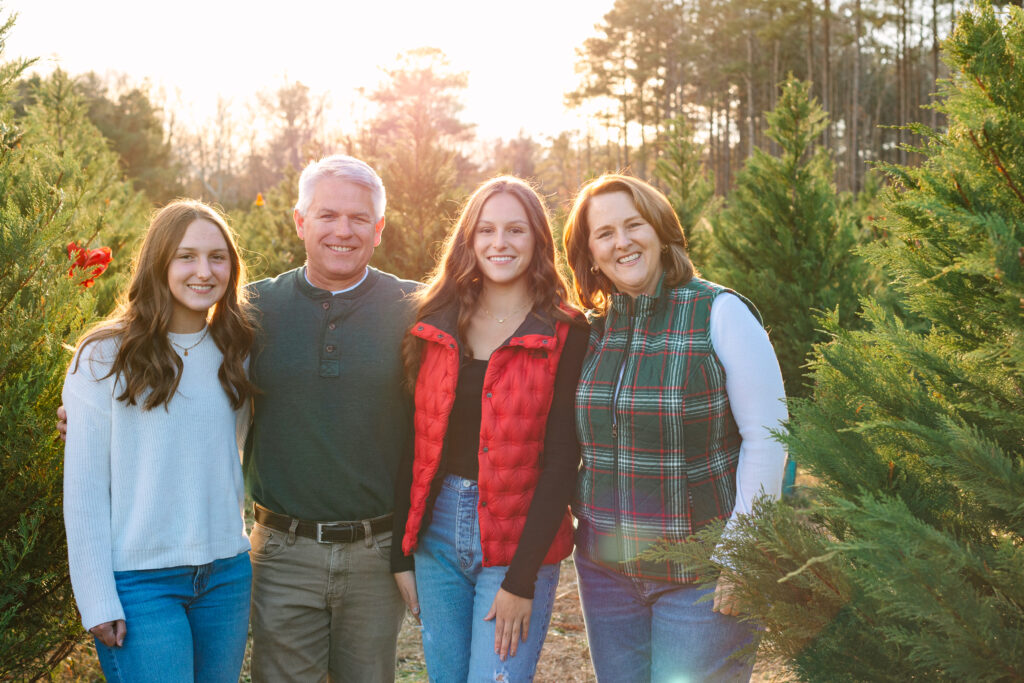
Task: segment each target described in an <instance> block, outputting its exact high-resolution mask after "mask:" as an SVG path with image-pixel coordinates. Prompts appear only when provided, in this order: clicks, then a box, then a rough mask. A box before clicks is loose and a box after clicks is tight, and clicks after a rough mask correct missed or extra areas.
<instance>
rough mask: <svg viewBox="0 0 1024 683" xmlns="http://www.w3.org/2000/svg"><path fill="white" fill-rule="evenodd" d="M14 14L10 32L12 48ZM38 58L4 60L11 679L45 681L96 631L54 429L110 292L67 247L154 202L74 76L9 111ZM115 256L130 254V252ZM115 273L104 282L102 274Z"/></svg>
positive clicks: (2, 549)
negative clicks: (88, 622) (79, 351)
mask: <svg viewBox="0 0 1024 683" xmlns="http://www.w3.org/2000/svg"><path fill="white" fill-rule="evenodd" d="M12 26H13V18H10V19H7V21H6V22H5V23H4V24H3V25H2V26H0V46H2V44H3V43H4V41H5V39H6V37H7V35H8V34H9V32H10V30H11V28H12ZM26 66H27V63H26V62H24V61H22V62H16V63H8V64H3V65H0V226H2V227H0V258H2V259H3V262H4V267H3V269H2V270H0V434H2V435H3V437H2V439H0V586H3V589H2V590H0V679H2V680H22V679H29V678H32V679H34V678H36V677H38V676H41V675H44V674H45V673H46V672H48V671H49V670H51V669H52V668H53V667H54V666H55V665H56V664H57V663H58V662H59V661H60V660H61V659H63V658H64V656H66V654H67V653H68V652H69V651H70V650H71V648H73V647H74V645H75V643H76V642H78V641H79V640H80V639H81V637H82V636H83V635H84V634H83V631H82V629H81V626H80V624H79V620H78V616H77V614H76V610H75V608H74V603H73V601H72V598H71V587H70V582H69V580H68V575H67V551H66V549H65V540H64V524H63V515H62V504H61V499H62V498H61V491H62V466H61V464H62V448H61V445H60V442H59V441H58V440H57V439H56V432H55V430H54V422H55V416H54V411H55V410H56V407H57V405H58V403H59V399H60V388H61V383H62V380H63V375H64V370H65V368H66V367H67V364H68V362H69V360H70V354H69V353H68V352H67V350H66V349H65V348H64V346H63V345H64V344H67V343H70V342H73V341H74V340H75V338H76V337H77V335H78V334H79V333H80V332H81V330H82V327H83V325H84V324H85V323H86V322H88V321H89V320H90V319H91V318H92V317H94V315H95V310H96V306H97V304H102V303H103V300H104V297H105V296H106V295H108V294H109V292H106V290H105V289H104V287H103V286H102V283H103V278H100V279H99V280H98V281H97V286H96V287H92V288H89V289H86V288H83V287H82V286H81V283H82V282H83V281H84V280H85V279H86V278H87V275H88V274H87V273H82V272H81V271H78V270H76V271H75V272H74V273H72V277H69V265H70V264H69V260H68V252H67V244H68V243H69V242H72V241H75V242H78V243H79V244H83V245H89V244H90V242H93V241H94V240H96V241H98V240H105V239H107V238H113V237H116V236H117V235H119V234H125V240H124V241H125V243H128V242H130V241H131V239H129V238H128V236H127V235H126V232H127V230H128V227H129V226H132V225H134V226H136V231H138V230H139V229H140V227H141V226H144V224H145V212H146V209H147V205H146V204H145V203H144V201H142V200H141V196H140V195H138V194H136V193H135V192H134V191H133V190H132V189H131V187H130V185H127V184H126V183H124V182H123V181H121V180H120V177H121V172H120V169H119V167H118V163H117V157H116V155H114V154H113V153H111V152H110V151H109V150H108V149H107V147H106V144H105V142H104V140H103V138H102V136H101V135H100V133H99V131H97V130H96V129H95V127H94V126H93V125H92V124H91V123H89V122H88V120H87V119H86V118H85V112H84V107H83V106H82V105H81V102H80V100H78V99H77V96H75V95H73V92H72V90H73V89H72V88H70V87H69V86H70V81H69V79H67V77H66V76H65V75H64V74H62V73H60V72H58V73H56V74H54V75H53V76H51V77H50V78H49V79H47V80H46V81H45V82H41V85H40V89H39V91H38V93H37V97H36V104H34V105H32V106H31V107H29V108H28V110H27V111H26V113H25V115H24V117H23V118H20V119H19V118H15V115H14V112H13V109H12V108H11V106H10V102H11V96H12V84H13V82H14V81H15V79H17V78H18V76H19V75H20V74H21V73H22V71H23V70H24V68H25V67H26ZM114 258H115V263H117V262H118V261H119V260H123V261H125V262H127V261H128V258H127V255H126V254H123V253H121V250H120V249H118V250H117V251H116V252H115V255H114ZM104 277H106V276H104Z"/></svg>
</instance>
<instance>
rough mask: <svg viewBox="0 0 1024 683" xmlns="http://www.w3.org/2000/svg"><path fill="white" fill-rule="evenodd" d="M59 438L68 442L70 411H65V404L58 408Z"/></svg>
mask: <svg viewBox="0 0 1024 683" xmlns="http://www.w3.org/2000/svg"><path fill="white" fill-rule="evenodd" d="M57 436H59V437H60V440H61V441H67V440H68V411H66V410H64V405H63V404H62V405H59V406H57Z"/></svg>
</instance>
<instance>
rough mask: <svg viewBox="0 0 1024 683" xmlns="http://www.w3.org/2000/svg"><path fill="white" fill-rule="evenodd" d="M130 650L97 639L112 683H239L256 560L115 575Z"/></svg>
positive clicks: (229, 560)
mask: <svg viewBox="0 0 1024 683" xmlns="http://www.w3.org/2000/svg"><path fill="white" fill-rule="evenodd" d="M114 582H115V584H116V585H117V595H118V597H119V598H120V599H121V606H122V607H123V608H124V614H125V627H126V629H127V633H126V634H125V638H124V645H123V646H121V647H107V646H106V645H104V644H103V643H101V642H100V641H99V640H98V639H94V640H96V654H97V655H99V660H100V666H102V667H103V673H104V674H105V675H106V677H107V680H109V681H161V682H162V683H179V682H181V683H191V682H192V681H202V682H203V683H207V682H211V683H220V682H222V681H223V682H224V683H229V682H230V683H236V682H237V681H238V675H239V674H240V673H241V671H242V659H243V657H244V656H245V639H246V635H247V634H248V630H249V586H250V584H251V583H252V567H251V566H250V564H249V553H248V552H244V553H241V554H239V555H236V556H234V557H229V558H225V559H222V560H214V561H213V562H211V563H209V564H204V565H201V566H198V567H169V568H167V569H143V570H139V571H124V572H114Z"/></svg>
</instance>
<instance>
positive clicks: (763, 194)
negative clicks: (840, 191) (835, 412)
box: [698, 78, 865, 396]
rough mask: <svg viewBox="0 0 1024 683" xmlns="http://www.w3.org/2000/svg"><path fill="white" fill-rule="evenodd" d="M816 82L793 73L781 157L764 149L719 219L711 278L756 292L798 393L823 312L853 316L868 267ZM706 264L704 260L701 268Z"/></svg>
mask: <svg viewBox="0 0 1024 683" xmlns="http://www.w3.org/2000/svg"><path fill="white" fill-rule="evenodd" d="M809 91H810V86H809V85H808V84H806V83H802V82H800V81H797V80H795V79H792V78H790V79H789V80H788V81H787V82H786V83H785V84H784V85H783V86H782V94H781V96H780V98H779V103H778V105H777V106H776V108H775V109H774V110H773V111H772V112H769V113H768V114H767V116H766V118H767V120H768V131H767V135H768V137H769V138H771V139H772V140H774V141H775V142H776V143H778V145H779V147H780V148H781V150H782V151H781V155H780V156H778V157H775V156H772V155H771V154H769V153H767V152H766V151H764V150H761V149H755V150H754V153H753V155H752V156H751V157H750V158H749V160H748V161H747V163H746V165H745V166H744V168H743V170H742V171H740V173H739V175H738V177H737V181H736V187H735V189H734V190H733V191H732V192H731V193H730V194H729V196H728V197H727V200H726V204H727V206H726V208H725V209H724V210H723V211H722V212H721V213H720V214H719V215H718V216H717V218H716V219H715V222H714V232H713V245H712V247H711V252H712V259H713V260H712V263H711V264H710V265H709V267H708V268H707V272H708V275H709V277H710V278H711V279H713V280H715V281H717V282H720V283H721V284H723V285H726V286H728V287H732V288H733V289H735V290H736V291H738V292H740V293H741V294H743V295H745V296H747V297H749V298H750V299H751V300H752V301H753V302H754V304H755V305H756V306H757V307H758V309H759V310H760V311H761V314H762V315H763V316H764V319H765V321H766V323H767V325H768V326H769V328H770V330H771V332H772V344H773V345H774V347H775V353H776V354H777V355H778V358H779V365H780V366H781V367H782V376H783V379H784V380H785V383H786V394H787V395H789V396H806V395H807V394H808V393H809V390H810V389H809V385H808V384H807V383H806V381H805V379H804V377H803V375H804V368H803V365H804V363H805V362H806V359H807V354H808V353H809V352H810V350H811V345H812V343H813V342H814V341H815V340H816V339H819V338H820V336H819V334H818V333H817V332H816V329H817V325H816V323H815V321H814V315H815V314H814V311H815V310H828V311H830V310H834V309H836V308H838V310H839V313H840V315H841V316H842V317H843V318H844V319H845V318H848V317H852V315H853V313H854V312H855V311H856V309H857V299H858V296H859V295H860V294H862V293H863V285H864V284H865V282H864V268H863V265H862V262H861V260H860V259H859V258H858V257H857V256H856V255H855V254H853V252H852V249H853V247H854V246H855V245H856V242H857V232H856V221H855V218H854V216H853V214H852V213H851V212H849V211H842V210H841V207H840V200H839V197H838V196H837V194H836V188H835V184H834V182H833V180H832V178H833V165H832V161H831V158H830V156H829V153H828V151H827V150H825V149H823V148H821V147H819V146H817V145H816V144H815V141H816V140H817V139H818V138H819V136H820V134H821V132H822V131H823V130H825V127H826V125H827V121H826V114H825V112H824V111H823V110H822V109H821V107H820V106H819V105H818V103H817V101H816V100H813V99H811V98H810V95H809ZM700 265H701V264H698V267H700Z"/></svg>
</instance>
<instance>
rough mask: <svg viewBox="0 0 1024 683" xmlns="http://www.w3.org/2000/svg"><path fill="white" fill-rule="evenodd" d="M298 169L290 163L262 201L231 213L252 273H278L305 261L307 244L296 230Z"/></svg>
mask: <svg viewBox="0 0 1024 683" xmlns="http://www.w3.org/2000/svg"><path fill="white" fill-rule="evenodd" d="M298 184H299V172H298V171H296V170H294V169H293V168H291V167H287V168H286V169H285V172H284V178H282V179H281V181H280V182H279V183H278V184H277V185H275V186H274V187H272V188H271V189H270V190H269V191H268V192H267V193H266V194H262V195H260V199H261V200H262V202H263V203H262V204H261V205H260V204H257V203H256V201H255V200H256V198H255V197H254V198H253V200H254V202H253V204H252V205H250V208H249V209H248V210H246V211H235V212H232V213H231V225H232V226H233V227H234V229H235V231H236V232H237V233H238V243H239V247H240V248H241V249H242V254H243V255H244V257H245V261H246V267H247V268H248V269H249V277H250V278H251V279H253V280H258V279H260V278H264V277H275V276H277V275H280V274H281V273H283V272H285V271H287V270H291V269H292V268H296V267H298V266H301V265H302V264H303V263H305V261H306V252H305V247H304V246H303V243H302V240H300V239H299V236H298V234H296V232H295V220H294V219H293V212H294V210H295V202H296V201H298Z"/></svg>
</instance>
